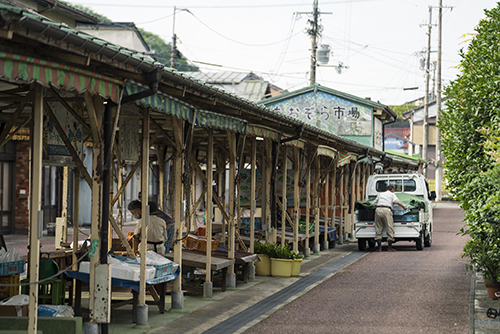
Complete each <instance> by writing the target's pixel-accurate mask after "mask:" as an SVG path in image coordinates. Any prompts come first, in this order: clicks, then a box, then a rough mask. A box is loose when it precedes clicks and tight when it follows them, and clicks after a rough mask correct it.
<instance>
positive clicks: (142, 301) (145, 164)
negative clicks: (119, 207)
mask: <svg viewBox="0 0 500 334" xmlns="http://www.w3.org/2000/svg"><path fill="white" fill-rule="evenodd" d="M141 147H142V148H141V202H142V209H141V212H142V218H141V247H140V250H139V253H140V254H141V276H140V282H139V305H146V251H147V246H148V245H147V241H148V227H147V225H146V224H147V223H148V222H147V221H146V220H147V219H149V215H148V210H149V205H148V194H149V188H148V186H149V108H144V109H143V112H142V146H141Z"/></svg>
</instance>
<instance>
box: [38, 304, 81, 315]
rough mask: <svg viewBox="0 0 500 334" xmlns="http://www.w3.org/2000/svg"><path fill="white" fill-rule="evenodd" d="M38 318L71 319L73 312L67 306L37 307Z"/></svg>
mask: <svg viewBox="0 0 500 334" xmlns="http://www.w3.org/2000/svg"><path fill="white" fill-rule="evenodd" d="M37 314H38V316H39V317H73V316H75V312H74V311H73V308H72V307H71V306H68V305H38V312H37Z"/></svg>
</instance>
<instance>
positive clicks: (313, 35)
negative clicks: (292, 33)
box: [309, 0, 319, 86]
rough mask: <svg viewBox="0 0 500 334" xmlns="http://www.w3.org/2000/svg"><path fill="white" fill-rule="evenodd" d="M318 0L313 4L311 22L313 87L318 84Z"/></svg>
mask: <svg viewBox="0 0 500 334" xmlns="http://www.w3.org/2000/svg"><path fill="white" fill-rule="evenodd" d="M318 16H319V13H318V0H314V4H313V19H312V21H311V30H310V34H311V75H310V77H309V84H310V85H311V86H312V85H314V84H315V83H316V52H317V50H318V43H317V38H318V33H319V31H318Z"/></svg>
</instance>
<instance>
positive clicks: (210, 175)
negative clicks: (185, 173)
mask: <svg viewBox="0 0 500 334" xmlns="http://www.w3.org/2000/svg"><path fill="white" fill-rule="evenodd" d="M207 150H208V152H207V182H206V183H205V187H206V189H207V203H206V205H205V208H206V211H205V212H206V219H205V225H206V238H207V252H206V254H207V261H206V263H207V264H209V263H212V250H211V247H209V246H208V245H209V243H210V240H211V239H212V210H213V208H212V197H213V188H212V181H213V178H214V175H213V164H214V130H213V129H211V128H210V129H208V147H207ZM211 267H212V266H210V265H207V266H206V273H205V282H206V283H211V282H212V268H211ZM204 293H205V294H210V295H211V293H210V292H208V291H205V290H204ZM204 297H211V296H204Z"/></svg>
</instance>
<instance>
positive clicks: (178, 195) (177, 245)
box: [172, 116, 184, 293]
mask: <svg viewBox="0 0 500 334" xmlns="http://www.w3.org/2000/svg"><path fill="white" fill-rule="evenodd" d="M172 124H173V129H174V140H175V145H176V146H175V153H174V156H175V157H174V175H173V178H172V179H173V182H174V196H173V218H174V221H175V232H174V233H175V236H174V262H175V263H178V264H179V266H182V241H181V239H182V202H183V201H182V170H183V168H182V161H183V146H184V140H183V138H184V121H182V120H180V119H178V118H177V117H175V116H172ZM181 272H182V268H181ZM173 285H174V286H173V292H174V293H181V292H182V275H179V277H177V278H176V279H175V280H174V283H173Z"/></svg>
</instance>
